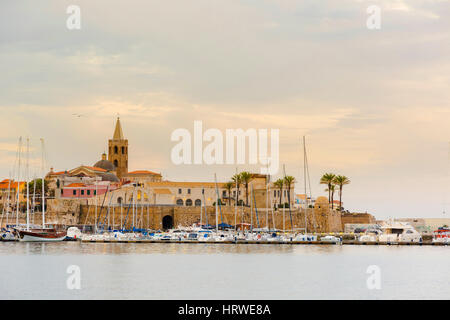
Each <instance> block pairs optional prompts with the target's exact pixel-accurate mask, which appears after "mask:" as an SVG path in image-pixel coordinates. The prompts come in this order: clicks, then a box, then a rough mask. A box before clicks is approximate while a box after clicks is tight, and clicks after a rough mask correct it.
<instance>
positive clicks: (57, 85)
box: [0, 0, 450, 218]
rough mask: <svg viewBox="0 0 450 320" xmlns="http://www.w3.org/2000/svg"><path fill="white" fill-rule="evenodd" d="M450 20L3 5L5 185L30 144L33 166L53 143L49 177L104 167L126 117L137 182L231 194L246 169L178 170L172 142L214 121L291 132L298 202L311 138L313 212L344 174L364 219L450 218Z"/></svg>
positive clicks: (86, 2)
mask: <svg viewBox="0 0 450 320" xmlns="http://www.w3.org/2000/svg"><path fill="white" fill-rule="evenodd" d="M73 4H74V5H78V6H79V7H80V8H81V29H80V30H68V29H67V27H66V20H67V18H68V17H69V15H68V14H67V13H66V9H67V7H68V6H69V5H73ZM373 4H375V5H378V6H379V7H380V8H381V29H380V30H369V29H368V28H367V27H366V20H367V18H368V16H369V15H368V13H367V12H366V10H367V7H368V6H369V5H373ZM449 19H450V1H448V0H408V1H406V0H386V1H377V0H372V1H363V0H359V1H357V0H340V1H337V0H321V1H317V0H304V1H294V0H246V1H237V0H193V1H184V0H183V1H174V0H165V1H161V0H159V1H149V0H143V1H139V0H128V1H112V0H96V1H92V0H83V1H80V0H71V1H63V0H58V1H56V0H54V1H40V2H39V3H37V2H36V1H33V0H30V1H23V0H4V1H1V4H0V75H1V76H0V111H1V114H2V116H1V118H0V125H1V128H2V130H1V131H0V175H1V177H4V178H7V177H8V176H9V174H10V172H12V171H13V169H14V163H15V158H16V149H17V141H18V138H19V136H23V137H26V136H29V137H30V139H31V142H32V148H31V149H32V152H31V158H36V157H38V156H39V155H38V153H39V138H40V137H43V138H44V139H45V141H46V158H47V169H48V168H50V167H54V168H55V170H64V169H71V168H74V167H76V166H78V165H81V164H85V165H92V164H93V163H94V162H96V161H97V160H98V159H99V158H100V156H101V153H102V152H103V151H105V150H106V148H107V139H108V138H110V137H111V136H112V134H113V129H114V122H115V117H116V116H117V114H120V117H121V119H122V123H123V130H124V134H125V136H126V137H127V138H128V139H129V143H130V170H133V169H148V170H153V171H158V172H162V173H163V175H164V176H165V177H166V178H168V179H171V180H181V181H189V180H194V181H202V180H203V181H204V180H206V181H212V180H213V175H214V172H217V175H218V179H219V180H226V179H228V177H229V176H230V175H231V174H233V173H234V171H235V170H236V168H235V166H232V165H228V166H225V165H224V166H200V165H197V166H185V165H181V166H175V165H174V164H172V162H171V158H170V151H171V148H172V147H173V146H174V145H175V143H174V142H171V141H170V135H171V133H172V132H173V131H174V130H175V129H177V128H187V129H189V130H191V131H192V130H193V122H194V120H202V121H203V126H204V128H205V129H207V128H218V129H220V130H222V131H223V132H224V131H225V130H226V129H227V128H234V129H236V128H243V129H248V128H267V129H270V128H277V129H280V162H281V163H282V164H285V166H286V172H287V174H291V175H294V176H295V177H296V178H297V180H298V181H299V183H298V191H299V192H302V185H303V180H302V179H303V176H302V170H303V169H302V159H303V158H302V157H303V155H302V149H301V148H302V146H301V144H300V139H301V137H302V136H303V135H306V137H307V143H308V156H309V163H310V172H311V180H312V181H311V183H312V189H313V190H312V191H313V196H318V195H324V194H325V192H324V189H325V188H324V186H321V185H319V183H318V181H319V179H320V176H321V174H323V173H325V172H335V173H339V174H344V175H346V176H348V177H349V178H350V179H351V181H352V183H351V184H350V185H349V186H347V187H346V188H345V191H344V199H343V201H344V204H345V207H346V208H348V209H350V210H354V211H360V212H361V211H362V212H364V211H368V212H370V213H373V214H375V215H376V217H378V218H385V217H389V216H399V217H450V180H449V166H450V164H449V141H450V126H449V121H450V20H449ZM74 114H80V115H81V116H74ZM37 165H39V164H38V162H37V160H33V161H32V170H31V171H32V172H34V171H35V169H34V167H35V166H37ZM243 169H248V170H255V167H252V166H250V165H246V166H243V165H242V166H240V167H239V170H243ZM447 203H448V204H447ZM444 209H446V210H447V213H446V214H443V211H444Z"/></svg>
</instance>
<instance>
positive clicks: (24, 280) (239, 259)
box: [0, 242, 450, 299]
mask: <svg viewBox="0 0 450 320" xmlns="http://www.w3.org/2000/svg"><path fill="white" fill-rule="evenodd" d="M70 265H76V266H79V267H80V271H81V289H79V290H76V289H75V290H69V289H68V288H67V285H66V281H67V278H68V277H69V276H70V275H69V274H68V273H67V268H68V267H69V266H70ZM371 265H376V266H378V267H379V268H380V269H379V270H380V271H381V278H380V279H381V289H380V290H377V289H373V290H369V289H368V287H367V279H368V277H370V275H369V274H367V268H368V267H369V266H371ZM0 284H1V290H0V298H1V299H450V247H429V246H424V247H398V246H389V247H388V246H333V245H330V246H306V245H305V246H302V245H244V244H242V245H229V244H123V243H120V244H119V243H118V244H110V243H97V244H96V243H77V242H64V243H5V242H3V243H2V242H0Z"/></svg>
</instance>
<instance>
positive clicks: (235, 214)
mask: <svg viewBox="0 0 450 320" xmlns="http://www.w3.org/2000/svg"><path fill="white" fill-rule="evenodd" d="M234 177H235V180H236V181H235V182H236V190H235V191H234V192H236V197H234V231H237V203H238V196H239V195H238V193H237V189H238V180H239V179H238V168H237V167H236V174H235V175H234ZM229 196H230V197H231V195H229Z"/></svg>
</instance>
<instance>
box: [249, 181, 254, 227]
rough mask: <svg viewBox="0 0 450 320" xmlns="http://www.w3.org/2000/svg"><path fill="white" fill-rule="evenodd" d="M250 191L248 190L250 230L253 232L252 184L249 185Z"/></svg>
mask: <svg viewBox="0 0 450 320" xmlns="http://www.w3.org/2000/svg"><path fill="white" fill-rule="evenodd" d="M250 188H251V191H250V228H251V232H253V197H252V194H253V185H250Z"/></svg>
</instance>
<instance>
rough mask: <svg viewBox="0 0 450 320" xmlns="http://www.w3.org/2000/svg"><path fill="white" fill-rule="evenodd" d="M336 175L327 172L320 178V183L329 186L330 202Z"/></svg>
mask: <svg viewBox="0 0 450 320" xmlns="http://www.w3.org/2000/svg"><path fill="white" fill-rule="evenodd" d="M335 176H336V175H335V174H334V173H325V174H324V175H323V176H322V178H320V184H326V185H327V186H328V189H327V190H326V191H328V202H331V186H332V185H333V179H334V177H335Z"/></svg>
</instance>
